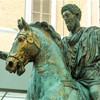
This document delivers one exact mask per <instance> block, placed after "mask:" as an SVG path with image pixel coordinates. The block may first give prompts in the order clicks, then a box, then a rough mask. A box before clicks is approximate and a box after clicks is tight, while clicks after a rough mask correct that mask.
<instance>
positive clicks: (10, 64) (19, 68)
mask: <svg viewBox="0 0 100 100" xmlns="http://www.w3.org/2000/svg"><path fill="white" fill-rule="evenodd" d="M6 70H8V71H9V72H10V73H17V75H19V76H20V75H22V74H23V73H24V72H25V67H24V66H23V64H22V63H21V62H19V61H18V60H16V59H14V60H11V59H9V58H8V59H7V60H6Z"/></svg>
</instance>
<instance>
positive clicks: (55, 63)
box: [35, 37, 71, 81]
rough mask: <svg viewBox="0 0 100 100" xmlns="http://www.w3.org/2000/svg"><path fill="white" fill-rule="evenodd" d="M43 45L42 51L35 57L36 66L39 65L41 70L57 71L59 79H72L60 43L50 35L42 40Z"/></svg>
mask: <svg viewBox="0 0 100 100" xmlns="http://www.w3.org/2000/svg"><path fill="white" fill-rule="evenodd" d="M41 45H42V47H41V49H40V53H39V55H38V56H37V57H36V59H35V66H37V68H38V70H40V72H41V71H43V72H45V71H46V72H47V71H48V72H49V73H50V72H51V73H54V74H55V73H56V74H57V75H58V76H59V79H64V80H66V79H67V80H69V81H70V79H71V75H70V73H69V71H68V70H67V69H66V66H65V65H66V64H65V61H64V59H63V55H62V53H61V50H60V48H59V47H58V45H57V44H56V43H55V42H54V41H53V40H52V39H51V38H50V37H49V38H47V41H44V42H43V41H42V42H41ZM52 75H53V74H52Z"/></svg>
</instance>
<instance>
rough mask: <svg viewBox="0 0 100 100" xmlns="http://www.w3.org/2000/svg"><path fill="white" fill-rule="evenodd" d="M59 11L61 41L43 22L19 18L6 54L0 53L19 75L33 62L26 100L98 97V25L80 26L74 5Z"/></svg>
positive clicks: (7, 67) (78, 14) (9, 68)
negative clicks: (64, 30) (63, 28)
mask: <svg viewBox="0 0 100 100" xmlns="http://www.w3.org/2000/svg"><path fill="white" fill-rule="evenodd" d="M61 13H62V17H63V18H64V20H65V23H66V26H67V28H68V30H69V31H70V35H69V36H68V37H64V38H63V39H62V40H61V38H60V36H59V34H58V33H56V32H55V30H54V29H53V27H52V26H51V25H48V24H47V23H46V22H41V23H40V22H36V23H34V24H33V23H32V24H27V23H26V22H25V20H24V19H23V18H21V19H19V20H18V28H19V30H20V31H19V33H18V35H17V37H16V38H15V41H14V43H13V46H12V48H11V51H10V53H9V55H8V54H7V53H5V52H0V58H2V59H4V60H5V59H6V58H7V59H6V69H7V70H8V71H9V72H10V73H17V74H18V75H19V76H20V75H22V74H23V73H24V72H25V65H26V64H27V63H28V62H33V63H34V66H33V71H32V75H31V78H30V81H29V87H28V90H27V100H100V28H99V27H96V26H94V27H89V28H86V27H81V26H80V19H81V10H80V9H79V8H78V7H77V6H76V5H73V4H67V5H65V6H64V7H62V10H61ZM7 55H8V56H7Z"/></svg>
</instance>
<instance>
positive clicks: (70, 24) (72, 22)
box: [62, 10, 77, 32]
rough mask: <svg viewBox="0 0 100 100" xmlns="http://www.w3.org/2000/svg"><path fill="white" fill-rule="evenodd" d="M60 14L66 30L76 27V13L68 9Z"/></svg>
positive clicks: (72, 29)
mask: <svg viewBox="0 0 100 100" xmlns="http://www.w3.org/2000/svg"><path fill="white" fill-rule="evenodd" d="M62 16H63V18H64V20H65V23H66V26H67V28H68V30H69V31H71V32H73V31H74V29H75V27H76V18H77V17H76V15H74V14H73V13H72V12H70V11H69V10H66V11H65V12H64V13H63V15H62Z"/></svg>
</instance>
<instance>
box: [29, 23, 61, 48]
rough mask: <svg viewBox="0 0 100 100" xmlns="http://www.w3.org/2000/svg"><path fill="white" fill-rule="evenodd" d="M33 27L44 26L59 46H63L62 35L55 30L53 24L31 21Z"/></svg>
mask: <svg viewBox="0 0 100 100" xmlns="http://www.w3.org/2000/svg"><path fill="white" fill-rule="evenodd" d="M29 25H30V26H32V27H37V28H42V29H44V30H45V31H47V33H48V34H49V33H50V35H51V37H52V38H53V40H54V41H55V42H56V43H57V45H58V46H59V47H61V37H60V35H59V34H58V33H57V32H56V31H55V29H54V28H53V26H52V25H49V24H48V23H47V22H36V23H31V24H29Z"/></svg>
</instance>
